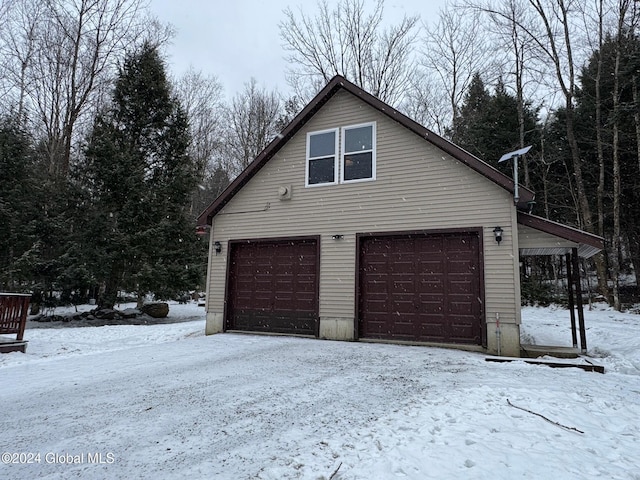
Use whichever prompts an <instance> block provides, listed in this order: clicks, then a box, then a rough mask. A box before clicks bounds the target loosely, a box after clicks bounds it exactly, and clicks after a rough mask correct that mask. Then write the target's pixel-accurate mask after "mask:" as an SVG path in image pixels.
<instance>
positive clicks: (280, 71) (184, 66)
mask: <svg viewBox="0 0 640 480" xmlns="http://www.w3.org/2000/svg"><path fill="white" fill-rule="evenodd" d="M365 1H366V2H367V4H370V5H372V4H373V1H372V0H365ZM335 3H336V0H329V4H330V5H333V4H335ZM445 3H446V0H428V1H424V0H404V1H400V0H387V1H386V2H385V10H384V20H385V21H389V22H390V23H397V22H398V21H399V20H400V19H402V17H403V16H404V15H405V14H406V15H419V16H420V18H421V19H422V20H423V21H425V22H428V23H430V22H431V21H433V19H435V18H437V17H438V12H439V11H440V9H441V8H443V7H444V5H445ZM301 5H302V6H303V10H304V12H305V13H306V14H307V15H312V14H314V13H315V12H317V4H316V2H315V0H306V1H304V0H226V1H221V0H151V2H150V8H151V11H152V12H153V13H154V14H155V15H156V16H157V17H158V18H159V19H160V20H161V21H162V22H165V23H171V24H172V25H173V26H174V28H175V31H176V35H175V38H174V40H173V44H172V45H171V46H170V48H168V55H169V58H168V59H167V60H168V64H169V69H170V71H171V72H172V73H173V74H174V75H176V76H179V75H181V74H182V73H184V72H185V71H187V70H188V69H189V67H190V66H191V67H193V69H194V70H196V71H200V72H202V73H203V74H204V75H207V76H208V75H215V76H216V77H218V80H219V81H220V82H221V84H222V86H223V87H224V92H225V96H227V97H232V96H233V95H235V94H236V93H237V92H239V91H240V90H242V88H243V85H244V84H245V83H247V82H249V80H250V79H251V78H252V77H254V78H255V79H256V80H257V81H258V84H259V85H260V86H262V87H266V88H267V89H269V90H271V89H275V88H277V89H278V90H279V91H280V92H281V93H286V92H287V91H288V90H289V87H288V85H287V83H286V68H287V63H286V61H285V59H284V57H285V55H286V51H285V50H284V48H283V47H282V41H281V39H280V32H279V28H278V24H279V23H280V22H281V21H282V20H283V19H284V15H283V13H282V12H283V10H285V9H286V8H287V7H291V9H292V10H293V11H294V12H295V11H297V10H298V8H300V6H301Z"/></svg>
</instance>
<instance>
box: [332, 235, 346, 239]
mask: <svg viewBox="0 0 640 480" xmlns="http://www.w3.org/2000/svg"><path fill="white" fill-rule="evenodd" d="M331 238H333V239H334V240H342V239H343V238H344V235H340V234H338V235H334V236H332V237H331Z"/></svg>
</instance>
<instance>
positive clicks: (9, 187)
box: [0, 118, 38, 291]
mask: <svg viewBox="0 0 640 480" xmlns="http://www.w3.org/2000/svg"><path fill="white" fill-rule="evenodd" d="M34 159H35V157H34V151H33V146H32V144H31V141H30V139H29V138H28V136H27V135H26V133H25V132H23V131H22V130H21V129H20V127H19V126H18V122H16V121H15V119H12V118H2V119H0V290H8V291H15V290H18V291H19V290H23V289H27V290H28V289H29V287H30V285H29V282H28V280H29V279H30V277H31V274H32V267H33V265H34V263H35V261H36V260H35V257H36V256H37V255H36V252H37V250H38V242H37V237H36V225H37V223H36V216H37V214H36V212H37V207H36V205H37V201H36V200H35V186H36V185H35V183H34V178H33V175H34V168H33V167H34Z"/></svg>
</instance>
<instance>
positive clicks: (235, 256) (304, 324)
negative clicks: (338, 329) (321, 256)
mask: <svg viewBox="0 0 640 480" xmlns="http://www.w3.org/2000/svg"><path fill="white" fill-rule="evenodd" d="M230 260H231V262H230V266H229V280H228V285H227V287H228V288H227V316H226V328H227V329H228V330H245V331H254V332H274V333H289V334H301V335H317V327H318V241H317V239H296V240H286V241H284V240H283V241H252V242H237V243H234V242H231V243H230Z"/></svg>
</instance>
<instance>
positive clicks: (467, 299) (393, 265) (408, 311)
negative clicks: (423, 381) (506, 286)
mask: <svg viewBox="0 0 640 480" xmlns="http://www.w3.org/2000/svg"><path fill="white" fill-rule="evenodd" d="M359 265H360V267H359V268H360V272H359V317H360V318H359V329H360V331H359V334H360V337H363V338H378V339H390V340H405V341H419V342H443V343H462V344H478V345H479V344H481V343H482V311H483V309H482V299H483V295H482V292H481V283H480V279H481V268H480V242H479V235H478V233H475V232H474V233H450V234H449V233H447V234H429V235H404V236H381V237H362V238H361V239H360V264H359Z"/></svg>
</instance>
